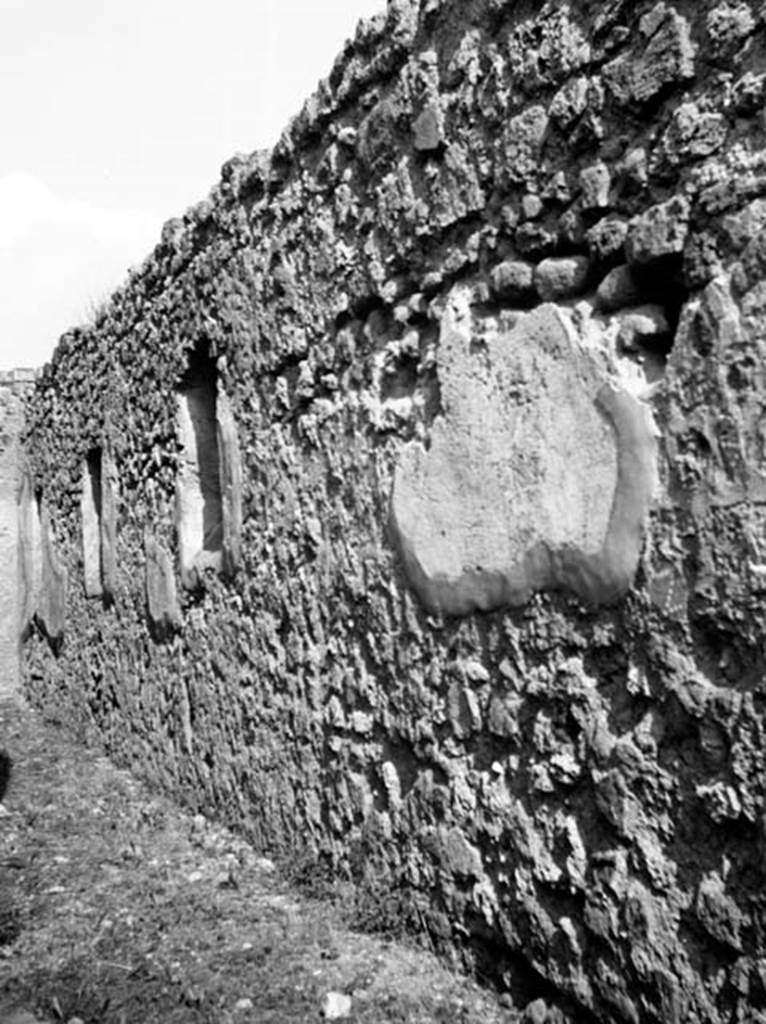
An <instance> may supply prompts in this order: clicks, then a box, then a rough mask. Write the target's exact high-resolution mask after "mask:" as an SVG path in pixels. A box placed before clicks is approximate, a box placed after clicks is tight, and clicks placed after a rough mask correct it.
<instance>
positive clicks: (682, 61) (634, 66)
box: [604, 2, 696, 105]
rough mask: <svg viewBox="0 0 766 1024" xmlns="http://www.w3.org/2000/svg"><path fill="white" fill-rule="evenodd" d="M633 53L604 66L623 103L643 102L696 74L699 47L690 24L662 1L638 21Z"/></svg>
mask: <svg viewBox="0 0 766 1024" xmlns="http://www.w3.org/2000/svg"><path fill="white" fill-rule="evenodd" d="M637 36H638V40H637V45H636V50H635V51H634V52H633V53H629V54H622V55H620V56H619V57H616V58H615V59H614V60H613V61H612V62H611V63H610V64H608V65H607V66H606V67H605V68H604V78H605V80H606V83H607V85H608V87H609V88H610V89H611V90H612V92H613V93H614V95H615V96H616V98H617V99H618V100H619V101H621V102H622V103H636V104H639V105H643V104H645V103H648V102H649V101H651V100H653V99H654V98H655V97H656V96H657V95H658V94H659V93H660V92H662V90H663V89H665V88H667V87H668V86H677V85H680V84H682V83H683V82H685V81H687V80H688V79H690V78H693V77H694V58H695V52H696V47H695V45H694V43H693V42H692V39H691V33H690V31H689V23H688V22H687V20H686V19H685V18H684V17H683V16H682V15H680V14H679V13H678V11H677V10H676V9H675V8H674V7H672V6H671V5H669V4H666V3H664V2H660V3H658V4H656V5H655V6H654V7H653V8H652V9H651V11H649V12H648V13H646V14H644V15H643V17H642V18H641V19H640V20H639V23H638V33H637Z"/></svg>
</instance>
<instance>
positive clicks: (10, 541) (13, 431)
mask: <svg viewBox="0 0 766 1024" xmlns="http://www.w3.org/2000/svg"><path fill="white" fill-rule="evenodd" d="M34 379H35V372H34V371H33V370H8V371H0V566H1V567H2V570H1V571H2V582H1V583H0V696H7V695H8V694H10V693H14V692H16V691H18V689H19V686H20V678H19V653H20V646H19V632H20V628H21V610H20V608H19V586H20V584H19V559H18V544H19V531H18V499H19V490H20V485H21V449H20V446H19V436H20V434H21V429H22V423H23V415H24V396H25V395H26V394H28V393H29V391H30V389H31V387H32V384H33V382H34Z"/></svg>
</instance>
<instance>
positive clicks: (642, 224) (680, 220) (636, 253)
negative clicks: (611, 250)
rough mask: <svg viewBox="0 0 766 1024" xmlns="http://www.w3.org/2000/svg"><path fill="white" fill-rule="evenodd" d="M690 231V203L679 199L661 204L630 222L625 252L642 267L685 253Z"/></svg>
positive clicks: (630, 260) (677, 197)
mask: <svg viewBox="0 0 766 1024" xmlns="http://www.w3.org/2000/svg"><path fill="white" fill-rule="evenodd" d="M688 227H689V203H688V201H687V200H686V199H685V198H684V197H683V196H676V197H675V198H673V199H669V200H668V201H667V202H665V203H658V204H657V205H656V206H653V207H651V209H649V210H647V211H646V212H645V213H642V214H640V215H639V216H637V217H635V218H634V219H633V220H632V221H631V222H630V227H629V230H628V237H627V241H626V243H625V252H626V255H627V257H628V263H631V264H637V265H639V266H641V265H645V264H649V263H652V262H654V261H656V260H660V259H662V258H663V257H666V256H673V255H676V254H679V253H681V252H682V251H683V248H684V242H685V240H686V234H687V231H688Z"/></svg>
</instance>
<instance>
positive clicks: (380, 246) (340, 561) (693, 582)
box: [25, 0, 766, 1024]
mask: <svg viewBox="0 0 766 1024" xmlns="http://www.w3.org/2000/svg"><path fill="white" fill-rule="evenodd" d="M765 22H766V7H764V5H763V4H762V3H756V2H744V0H724V2H719V0H716V2H713V0H702V2H695V3H692V2H691V0H678V2H677V3H665V2H659V3H657V2H653V0H649V2H638V3H627V2H623V0H610V2H608V3H600V4H591V3H587V2H585V0H583V2H579V3H574V2H572V3H567V2H549V3H543V4H532V3H522V2H514V3H511V2H509V0H476V2H472V3H465V2H463V0H459V2H458V0H452V2H450V0H422V2H421V3H420V4H417V3H411V2H406V0H404V2H402V0H392V2H391V3H390V4H389V7H388V11H387V13H386V14H384V15H381V17H379V18H378V19H376V20H373V21H371V22H368V23H366V24H363V25H362V26H360V28H359V29H358V31H357V34H356V37H355V38H354V40H353V41H352V42H350V43H348V44H347V46H346V48H345V49H344V51H343V53H342V54H341V55H340V56H339V58H338V60H337V61H336V63H335V65H334V67H333V69H332V71H331V73H330V75H329V77H328V79H327V81H326V82H324V83H322V84H321V85H320V87H319V89H318V91H317V93H316V94H315V95H314V96H313V97H312V98H311V99H310V100H309V101H308V102H307V103H306V105H305V107H304V109H303V110H302V111H301V113H300V114H299V115H298V116H297V117H296V118H295V119H294V121H293V122H292V123H291V124H290V126H289V127H288V129H287V130H286V131H285V133H284V135H283V137H282V138H281V140H280V141H279V143H278V145H277V146H276V148H275V149H274V151H273V152H272V153H271V154H269V155H264V154H256V155H254V156H252V157H237V158H235V159H233V160H232V161H230V162H229V163H228V164H227V165H226V166H225V167H224V168H223V171H222V177H221V181H220V182H219V184H218V185H217V186H216V187H215V189H214V190H213V192H212V193H211V195H210V197H209V198H208V199H206V200H204V201H203V202H201V203H200V204H199V205H198V206H196V207H195V208H194V209H192V210H190V211H189V212H188V213H187V214H186V215H185V216H184V217H183V218H182V219H178V220H174V221H170V222H169V223H168V224H166V225H165V228H164V229H163V233H162V239H161V242H160V243H159V245H158V246H157V248H156V249H155V251H154V252H153V253H152V254H151V256H150V257H149V258H148V259H147V261H146V262H145V264H144V265H143V267H142V268H141V269H140V270H139V271H137V272H136V273H134V274H133V275H132V276H131V278H130V280H129V281H128V282H127V283H126V285H125V287H124V288H123V289H122V290H121V291H119V292H118V293H117V294H115V296H114V297H113V299H112V301H111V303H110V304H109V306H108V308H107V309H106V310H105V311H104V312H103V314H102V315H101V316H100V317H99V319H98V321H97V323H96V324H95V325H94V326H93V327H90V328H87V329H81V330H76V331H72V332H70V333H68V334H66V335H64V337H63V338H62V339H61V341H60V343H59V345H58V348H57V350H56V353H55V355H54V358H53V361H52V363H51V364H50V366H49V367H48V368H47V369H46V371H45V373H44V374H43V376H42V378H41V379H40V381H39V382H38V384H37V387H36V392H35V396H34V401H33V404H32V409H31V413H30V418H29V422H28V428H27V433H26V445H27V448H28V451H29V455H30V459H31V463H32V476H31V477H30V478H29V480H28V481H27V482H26V484H25V486H26V493H27V495H29V494H36V496H37V498H38V499H39V517H38V518H37V519H36V517H35V510H34V508H33V507H32V505H31V504H30V503H29V501H27V504H26V505H25V508H26V509H27V513H28V514H27V515H26V519H25V522H26V523H27V526H26V527H25V533H26V535H27V536H29V537H30V538H31V540H30V543H29V544H28V546H27V547H28V550H29V551H30V552H31V553H29V554H27V555H25V559H26V561H25V566H26V569H25V573H26V577H25V578H26V579H27V580H28V581H31V583H30V585H29V586H28V588H27V606H28V611H29V614H31V612H32V607H31V606H32V605H35V606H36V608H37V610H36V613H35V622H36V626H35V628H34V629H33V630H32V635H31V636H30V638H29V640H28V641H27V643H26V645H25V672H26V687H27V691H28V693H29V695H30V697H31V698H32V699H33V700H34V701H35V702H36V703H37V704H39V705H40V706H42V707H46V708H53V709H55V713H56V715H57V716H58V717H64V718H66V719H68V720H69V721H70V722H71V723H72V724H74V725H75V726H76V727H77V728H79V729H80V730H82V731H83V732H85V733H87V734H89V735H93V736H97V737H99V738H100V740H101V741H102V742H103V743H104V744H105V746H106V747H107V748H108V749H109V750H110V751H111V753H112V754H113V755H114V756H115V757H116V758H117V759H119V760H120V761H122V762H124V763H127V764H130V765H132V766H133V767H134V768H135V769H136V770H138V771H139V772H141V773H142V774H144V775H146V776H147V777H149V778H150V779H152V780H153V781H155V782H157V783H159V784H161V785H162V786H163V787H165V788H166V789H167V790H169V791H170V792H172V793H174V794H175V795H176V796H178V797H179V798H180V799H182V800H183V801H185V802H186V803H187V804H189V805H191V806H193V807H196V808H200V809H202V810H204V811H206V812H210V813H213V814H216V815H218V816H220V817H221V818H223V819H225V820H226V821H229V822H232V823H234V824H236V825H238V826H240V827H241V828H243V829H244V830H246V831H247V833H248V834H249V835H250V836H251V837H252V838H253V839H254V840H255V841H256V842H257V843H258V844H259V845H261V846H262V847H263V848H264V849H266V850H269V851H271V852H272V853H277V854H284V855H288V854H289V855H290V856H292V858H293V859H294V860H295V859H296V858H297V859H301V860H303V861H304V862H305V861H309V862H316V863H317V865H320V864H321V865H324V866H325V867H329V868H330V869H331V870H332V871H333V872H334V873H335V875H336V876H338V877H350V878H353V879H354V881H355V882H356V883H357V885H358V887H359V890H360V891H362V892H366V893H367V894H368V895H369V894H374V893H377V894H379V895H380V894H382V893H385V892H386V891H392V892H395V893H396V894H397V901H398V904H397V905H398V906H399V908H400V911H401V913H402V914H404V915H405V916H407V917H408V919H409V922H410V924H412V926H413V927H414V928H417V929H420V930H423V929H427V931H428V933H429V935H430V939H431V941H432V942H434V943H435V944H436V945H438V946H440V947H441V948H449V949H453V950H454V949H459V950H462V951H463V952H464V954H465V956H466V958H467V959H468V960H471V961H473V962H474V963H475V964H476V965H477V966H478V967H479V968H480V969H481V970H482V971H483V972H484V973H485V974H491V975H492V976H493V977H494V978H495V979H496V980H498V981H499V982H500V983H501V984H506V985H509V986H510V987H512V988H513V987H514V986H521V987H522V988H523V989H524V994H526V995H529V996H531V995H536V994H541V993H542V994H546V995H547V997H548V998H549V1000H552V1001H556V1000H558V1004H559V1011H557V1013H555V1014H553V1016H552V1017H551V1019H554V1018H556V1019H561V1016H562V1014H568V1015H569V1016H570V1018H571V1019H572V1020H576V1021H585V1020H590V1019H600V1020H615V1021H629V1022H649V1021H661V1022H663V1024H666V1022H679V1024H680V1022H684V1021H715V1022H723V1021H730V1020H748V1021H754V1020H756V1019H763V1017H762V1016H761V1017H759V1016H758V1014H759V1013H762V1011H763V1009H764V1008H766V943H765V942H764V937H763V936H764V929H765V928H766V914H765V911H764V901H763V895H762V893H763V887H764V863H765V862H764V849H766V831H764V828H765V826H764V821H766V817H765V810H766V809H765V808H764V789H765V787H766V781H765V780H766V754H765V752H764V746H765V739H766V721H765V710H766V680H765V679H764V666H765V664H766V659H765V650H764V641H765V639H766V429H764V424H766V415H765V410H764V404H765V402H766V386H765V385H766V380H764V374H765V370H764V367H766V340H765V339H766V283H765V282H764V271H765V270H766V230H764V229H765V228H766V124H765V122H764V101H765V100H766V75H765V74H764V70H763V69H764V66H765V62H766V31H765ZM96 460H100V461H99V462H98V464H99V465H100V467H101V468H100V470H99V472H95V471H94V470H92V467H93V466H95V465H96V464H97V462H96ZM89 467H91V468H89ZM105 467H106V469H105ZM94 481H100V483H95V484H94ZM94 486H96V488H97V492H98V493H97V492H96V491H94V489H93V488H94ZM83 512H84V513H85V518H84V519H83ZM84 522H85V524H86V528H85V537H84V536H83V523H84ZM35 523H37V526H35ZM35 529H37V530H38V531H39V534H40V540H41V543H40V544H38V545H37V548H39V555H38V556H35V555H34V550H33V549H34V548H35V545H34V544H32V543H31V541H32V540H33V538H32V534H33V532H34V530H35ZM84 543H85V548H84ZM86 548H87V551H88V556H87V569H88V580H86V572H85V568H86V562H85V556H84V550H85V549H86ZM35 566H38V567H37V568H35ZM98 571H100V573H101V582H100V583H99V580H98V578H97V573H98ZM107 578H108V586H106V585H105V583H104V580H105V579H107ZM35 581H39V586H38V583H37V582H35ZM35 595H37V596H35ZM381 899H382V900H383V903H384V904H385V906H388V905H389V903H386V902H385V899H384V897H382V896H381ZM382 913H383V905H382V906H381V914H382ZM525 986H526V987H525Z"/></svg>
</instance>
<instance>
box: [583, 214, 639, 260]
mask: <svg viewBox="0 0 766 1024" xmlns="http://www.w3.org/2000/svg"><path fill="white" fill-rule="evenodd" d="M627 237H628V224H627V223H626V221H625V220H623V219H622V218H620V217H604V218H603V219H602V220H600V221H598V223H596V224H594V225H593V227H592V228H589V229H588V231H587V232H586V234H585V241H586V243H587V246H588V252H589V253H590V257H591V259H592V260H593V261H594V262H595V263H597V264H598V265H599V266H600V267H601V268H602V269H603V268H604V267H610V266H615V265H617V264H619V263H621V262H622V261H623V260H624V259H625V240H626V238H627Z"/></svg>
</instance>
